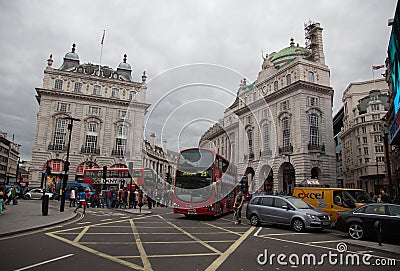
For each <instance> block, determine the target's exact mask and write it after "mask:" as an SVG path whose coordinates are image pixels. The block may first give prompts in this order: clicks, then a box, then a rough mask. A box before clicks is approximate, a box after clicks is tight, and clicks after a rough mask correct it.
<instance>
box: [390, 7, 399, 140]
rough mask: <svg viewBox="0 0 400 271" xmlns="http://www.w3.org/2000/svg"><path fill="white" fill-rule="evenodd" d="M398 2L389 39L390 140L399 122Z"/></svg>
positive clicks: (396, 130) (395, 132)
mask: <svg viewBox="0 0 400 271" xmlns="http://www.w3.org/2000/svg"><path fill="white" fill-rule="evenodd" d="M399 3H400V2H397V8H396V12H395V17H394V20H393V24H392V33H391V35H390V40H389V48H388V55H389V65H390V81H391V82H392V95H393V97H394V99H393V108H394V114H395V118H394V120H393V122H392V124H391V125H390V133H389V139H390V141H392V140H393V139H394V137H395V136H396V135H397V133H398V131H399V125H398V123H400V114H399V109H400V78H399V77H400V55H399V54H400V18H399V13H400V4H399Z"/></svg>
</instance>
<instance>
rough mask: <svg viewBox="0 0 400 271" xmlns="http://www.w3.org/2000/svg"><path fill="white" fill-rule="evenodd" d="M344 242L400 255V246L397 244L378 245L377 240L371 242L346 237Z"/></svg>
mask: <svg viewBox="0 0 400 271" xmlns="http://www.w3.org/2000/svg"><path fill="white" fill-rule="evenodd" d="M345 243H349V244H353V245H356V246H359V247H364V248H366V249H373V250H380V251H385V252H390V253H395V254H399V255H400V246H398V245H393V244H386V243H382V246H380V245H379V244H378V242H371V241H366V240H353V239H348V240H346V241H345Z"/></svg>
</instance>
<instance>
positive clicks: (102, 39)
mask: <svg viewBox="0 0 400 271" xmlns="http://www.w3.org/2000/svg"><path fill="white" fill-rule="evenodd" d="M105 34H106V31H105V30H103V37H102V38H101V45H103V43H104V36H105Z"/></svg>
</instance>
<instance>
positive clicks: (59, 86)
mask: <svg viewBox="0 0 400 271" xmlns="http://www.w3.org/2000/svg"><path fill="white" fill-rule="evenodd" d="M62 86H63V80H61V79H56V81H55V82H54V88H55V89H62Z"/></svg>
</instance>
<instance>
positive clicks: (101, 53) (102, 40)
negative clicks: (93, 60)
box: [99, 30, 106, 76]
mask: <svg viewBox="0 0 400 271" xmlns="http://www.w3.org/2000/svg"><path fill="white" fill-rule="evenodd" d="M105 35H106V30H103V37H102V38H101V43H100V44H101V50H100V61H99V76H100V68H101V59H102V57H103V46H104V37H105Z"/></svg>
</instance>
